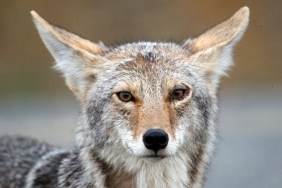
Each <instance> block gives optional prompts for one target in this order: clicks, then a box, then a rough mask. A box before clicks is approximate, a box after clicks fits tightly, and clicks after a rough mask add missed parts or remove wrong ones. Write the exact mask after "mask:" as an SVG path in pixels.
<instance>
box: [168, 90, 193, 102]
mask: <svg viewBox="0 0 282 188" xmlns="http://www.w3.org/2000/svg"><path fill="white" fill-rule="evenodd" d="M188 93H189V89H176V90H174V91H173V92H172V93H171V99H173V100H182V99H183V98H184V97H185V96H186V95H187V94H188Z"/></svg>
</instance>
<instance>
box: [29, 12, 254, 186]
mask: <svg viewBox="0 0 282 188" xmlns="http://www.w3.org/2000/svg"><path fill="white" fill-rule="evenodd" d="M32 15H33V18H34V22H35V24H36V26H37V29H38V31H39V33H40V35H41V37H42V39H43V41H44V43H45V45H46V46H47V48H48V49H49V51H50V52H51V54H52V55H53V56H54V58H55V60H56V68H57V69H58V70H59V71H61V72H62V73H63V74H64V77H65V79H66V83H67V85H68V86H69V88H70V89H71V90H72V91H73V93H74V94H75V95H76V97H77V98H78V99H79V101H80V102H81V104H82V115H81V121H80V125H79V127H78V133H77V137H76V138H77V144H78V146H79V148H80V149H81V151H82V152H81V153H80V155H81V157H82V159H83V161H84V162H85V166H86V167H88V168H89V169H90V167H91V161H93V160H92V159H93V157H94V158H98V159H99V160H100V159H101V160H102V161H105V162H106V163H107V164H110V166H112V167H113V168H114V169H118V170H120V169H123V170H124V171H126V172H127V173H131V174H138V173H139V172H140V173H141V172H142V171H144V172H146V173H147V174H146V175H144V176H141V175H140V176H138V177H139V179H138V178H137V180H136V182H138V181H140V182H142V181H143V180H145V181H146V180H147V179H146V178H149V179H150V178H151V176H154V175H155V174H154V173H156V172H159V171H161V170H160V169H163V170H164V169H166V170H168V169H170V170H171V169H174V171H172V175H173V176H176V175H177V174H179V173H181V174H182V175H181V176H179V177H174V178H173V177H171V178H172V179H171V180H167V182H166V183H164V184H161V183H160V182H159V181H155V180H152V181H151V183H152V184H155V183H156V182H157V183H158V184H156V186H155V187H175V186H176V185H178V186H176V187H186V186H187V185H188V184H189V185H191V186H189V187H192V186H193V187H194V185H195V187H196V186H197V185H198V184H199V185H200V183H201V181H202V179H203V176H204V171H205V169H206V167H207V165H208V163H209V160H210V156H211V155H212V150H213V141H214V138H215V125H214V121H215V118H216V111H217V97H216V96H217V88H218V84H219V80H220V78H221V76H222V75H224V74H225V72H226V70H228V68H229V67H230V66H231V65H232V58H231V51H232V47H233V46H234V44H235V43H236V42H237V41H238V40H239V39H240V38H241V36H242V34H243V32H244V31H245V29H246V27H247V24H248V20H249V9H248V8H247V7H243V8H242V9H240V10H239V11H238V12H236V13H235V14H234V15H233V16H232V17H231V18H230V19H228V20H226V21H225V22H223V23H221V24H219V25H217V26H215V27H214V28H212V29H210V30H208V31H206V32H205V33H204V34H202V35H200V36H199V37H197V38H195V39H188V40H186V41H185V42H184V44H183V45H178V44H174V43H153V42H138V43H130V44H125V45H121V46H118V47H116V48H108V47H106V46H105V45H103V44H102V43H99V44H96V43H92V42H90V41H88V40H85V39H83V38H81V37H79V36H77V35H74V34H72V33H70V32H68V31H66V30H63V29H61V28H58V27H55V26H53V25H51V24H49V23H48V22H46V21H45V20H43V19H42V18H41V17H39V16H38V15H37V14H36V13H35V12H32ZM93 165H95V164H92V166H93ZM178 171H179V172H178ZM183 172H184V173H183ZM167 173H168V172H167ZM173 173H174V174H173ZM183 174H184V175H185V174H189V175H188V178H187V177H186V176H184V175H183ZM162 176H163V177H162ZM167 177H168V175H167V174H166V172H165V170H164V173H163V174H162V175H161V176H160V179H166V178H167ZM178 179H181V180H179V182H181V183H179V182H178V183H175V182H177V181H178ZM173 181H174V183H171V182H173ZM168 182H170V183H171V184H170V183H168ZM195 182H198V184H197V185H196V183H195ZM199 182H200V183H199ZM137 184H138V183H137ZM152 184H151V185H149V184H148V187H150V186H151V187H154V186H152ZM139 185H142V184H141V183H140V184H139ZM144 187H146V186H144Z"/></svg>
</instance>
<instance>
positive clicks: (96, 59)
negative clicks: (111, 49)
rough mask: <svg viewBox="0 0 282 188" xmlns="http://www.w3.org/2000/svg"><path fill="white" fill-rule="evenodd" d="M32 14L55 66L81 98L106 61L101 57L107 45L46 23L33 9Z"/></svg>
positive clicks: (81, 98)
mask: <svg viewBox="0 0 282 188" xmlns="http://www.w3.org/2000/svg"><path fill="white" fill-rule="evenodd" d="M31 15H32V17H33V21H34V23H35V26H36V28H37V30H38V32H39V34H40V36H41V38H42V40H43V42H44V44H45V45H46V47H47V48H48V50H49V51H50V53H51V54H52V56H53V57H54V59H55V60H56V66H55V68H56V69H58V70H59V71H61V72H62V73H63V75H64V77H65V79H66V83H67V85H68V86H69V88H70V89H71V90H72V91H73V93H74V94H75V95H76V96H77V97H78V99H80V100H81V101H83V99H84V98H85V95H86V89H87V85H88V84H89V83H88V82H87V81H89V80H90V79H89V78H90V77H92V78H93V77H95V74H97V73H98V72H99V70H100V68H101V66H102V65H103V62H105V61H107V60H106V59H105V58H104V57H103V54H105V53H106V51H107V48H106V47H105V46H104V45H103V44H95V43H92V42H90V41H88V40H85V39H83V38H81V37H79V36H77V35H75V34H73V33H70V32H68V31H66V30H64V29H61V28H58V27H56V26H53V25H51V24H49V23H48V22H47V21H45V20H44V19H43V18H41V17H40V16H39V15H38V14H37V13H36V12H35V11H31ZM92 81H93V80H92Z"/></svg>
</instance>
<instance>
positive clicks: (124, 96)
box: [117, 92, 133, 102]
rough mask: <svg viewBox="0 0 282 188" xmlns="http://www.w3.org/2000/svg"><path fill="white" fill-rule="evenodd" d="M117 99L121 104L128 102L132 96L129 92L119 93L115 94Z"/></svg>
mask: <svg viewBox="0 0 282 188" xmlns="http://www.w3.org/2000/svg"><path fill="white" fill-rule="evenodd" d="M117 96H118V98H119V99H120V100H121V101H123V102H129V101H131V100H132V99H133V96H132V94H131V93H129V92H119V93H117Z"/></svg>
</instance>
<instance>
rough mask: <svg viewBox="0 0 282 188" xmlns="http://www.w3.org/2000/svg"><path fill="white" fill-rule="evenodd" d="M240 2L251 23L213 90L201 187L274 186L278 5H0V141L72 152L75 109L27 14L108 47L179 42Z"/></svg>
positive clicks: (191, 0) (279, 146) (146, 0)
mask: <svg viewBox="0 0 282 188" xmlns="http://www.w3.org/2000/svg"><path fill="white" fill-rule="evenodd" d="M245 5H247V6H249V8H250V10H251V22H250V26H249V28H248V30H247V32H246V34H245V35H244V37H243V39H242V41H241V42H240V43H239V44H238V45H237V46H236V48H235V51H234V60H235V66H234V67H233V68H232V70H231V71H230V74H229V77H226V78H224V79H223V82H222V85H221V89H220V92H219V96H220V114H219V139H218V143H217V151H216V154H215V158H214V160H213V164H212V166H211V170H210V171H209V175H208V180H207V184H206V187H207V188H226V187H228V188H238V187H248V188H265V187H282V62H281V60H282V50H281V49H282V9H281V8H282V1H281V0H272V1H267V0H260V1H254V0H248V1H241V0H230V1H224V0H210V1H206V0H205V1H204V0H173V1H172V0H154V1H152V0H151V1H150V0H119V1H114V0H111V1H110V0H103V1H99V0H80V1H74V0H73V1H71V0H60V1H50V0H45V1H36V0H25V1H20V0H1V2H0V135H3V134H22V135H28V136H33V137H36V138H40V139H44V140H47V141H49V142H51V143H53V144H57V145H61V146H66V147H70V146H71V145H73V135H74V129H75V124H76V117H77V115H78V114H79V105H78V103H77V102H76V101H75V98H74V97H73V96H72V94H71V92H70V91H68V89H67V87H66V86H65V85H64V81H63V79H62V78H61V76H60V75H59V74H58V73H56V72H55V71H54V70H52V69H51V67H52V65H53V59H52V58H51V56H50V54H49V53H48V51H47V50H46V49H45V47H44V45H43V43H42V42H41V40H40V38H39V36H38V34H37V31H36V30H35V28H34V26H33V23H32V21H31V17H30V14H29V12H30V10H36V11H37V12H38V13H39V14H40V15H41V16H43V17H44V18H45V19H47V20H48V21H50V22H51V23H54V24H55V25H60V26H63V27H65V28H68V30H71V31H73V32H75V33H78V34H80V35H82V36H84V37H85V38H88V39H90V40H92V41H103V42H104V43H105V44H106V45H114V44H117V43H124V42H130V41H135V40H155V41H168V40H169V41H176V42H182V41H183V40H184V39H186V38H188V37H195V36H197V35H198V34H200V33H201V32H203V31H205V30H206V29H207V28H209V27H211V26H213V25H215V24H217V23H219V22H221V21H223V20H225V19H226V18H228V17H230V16H231V15H232V14H233V13H234V12H235V11H236V10H238V9H239V8H240V7H242V6H245Z"/></svg>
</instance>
